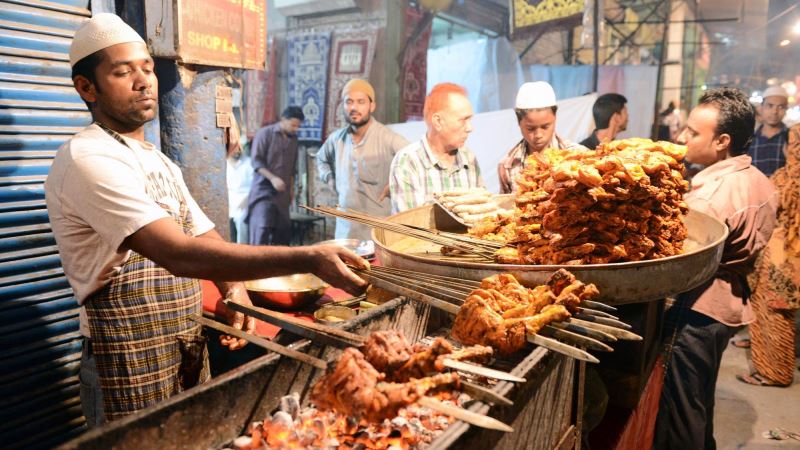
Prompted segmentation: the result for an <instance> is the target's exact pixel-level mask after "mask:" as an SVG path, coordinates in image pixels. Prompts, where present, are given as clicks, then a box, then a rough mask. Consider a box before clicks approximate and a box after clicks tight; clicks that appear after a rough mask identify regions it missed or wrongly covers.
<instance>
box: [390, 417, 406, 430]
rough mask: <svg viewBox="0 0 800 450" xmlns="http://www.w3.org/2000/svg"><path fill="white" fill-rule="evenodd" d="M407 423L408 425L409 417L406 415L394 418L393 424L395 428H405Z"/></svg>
mask: <svg viewBox="0 0 800 450" xmlns="http://www.w3.org/2000/svg"><path fill="white" fill-rule="evenodd" d="M406 425H408V419H406V418H405V417H400V416H397V417H395V418H394V419H392V426H393V427H395V428H403V427H404V426H406Z"/></svg>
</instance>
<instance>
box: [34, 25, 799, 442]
mask: <svg viewBox="0 0 800 450" xmlns="http://www.w3.org/2000/svg"><path fill="white" fill-rule="evenodd" d="M70 65H71V67H72V74H73V81H74V85H75V89H76V90H77V92H78V93H79V94H80V96H81V97H82V99H83V100H84V101H85V102H86V103H87V105H88V106H89V109H90V111H91V113H92V118H93V121H94V122H93V123H92V124H91V125H90V126H88V127H87V128H86V129H84V130H83V131H81V132H79V133H78V134H76V135H75V136H74V137H73V138H71V139H70V140H69V141H68V142H67V143H65V144H64V145H63V146H62V147H61V148H60V149H59V151H58V154H57V156H56V157H55V160H54V162H53V165H52V168H51V170H50V174H49V177H48V179H47V182H46V183H45V189H46V199H47V207H48V212H49V215H50V220H51V223H52V228H53V232H54V235H55V238H56V241H57V243H58V246H59V251H60V254H61V258H62V261H63V267H64V271H65V274H66V276H67V278H68V280H69V282H70V284H71V285H72V287H73V290H74V291H75V297H76V298H77V299H78V301H79V303H80V304H81V305H83V308H82V314H81V317H82V322H81V323H82V327H81V330H82V333H83V335H84V336H85V343H84V350H83V351H84V354H83V359H82V367H81V396H82V403H83V407H84V411H85V415H86V417H87V419H89V423H90V425H95V424H99V423H101V422H102V421H103V420H113V419H116V418H119V417H123V416H124V415H126V414H130V413H132V412H135V411H137V410H139V409H142V408H144V407H147V406H149V405H152V404H155V403H158V402H159V401H161V400H163V399H165V398H168V397H169V396H171V395H174V394H175V393H176V392H180V391H181V390H183V389H186V388H188V387H191V386H192V385H194V384H197V383H200V382H202V381H204V380H205V379H206V378H207V377H208V370H207V363H208V360H207V356H206V353H205V351H204V350H203V342H202V337H201V336H200V326H199V325H197V324H195V323H194V322H192V321H190V320H189V319H188V317H189V315H191V314H197V313H199V312H200V308H201V304H200V287H199V282H198V279H209V280H214V282H215V283H216V284H217V286H218V287H219V289H220V291H221V293H222V294H223V295H224V296H225V297H227V298H229V299H231V300H233V301H236V302H241V303H244V304H249V303H250V301H249V299H248V298H247V294H246V291H245V289H244V287H243V285H242V283H241V282H240V281H241V280H245V279H257V278H264V277H268V276H276V275H283V274H289V273H296V272H309V271H310V272H313V273H315V274H317V275H318V276H320V277H321V278H323V279H324V280H326V281H328V282H329V283H330V284H332V285H334V286H337V287H341V288H344V289H345V290H348V291H350V292H359V291H361V290H362V289H363V288H364V286H365V284H366V283H365V282H364V280H362V279H360V278H359V277H358V276H356V275H355V274H354V273H353V272H352V271H350V270H349V269H348V267H347V264H352V265H356V266H359V267H365V263H364V262H363V260H362V259H361V258H359V257H357V256H356V255H355V254H353V253H352V252H349V251H347V250H344V249H342V248H340V247H336V246H309V247H287V246H286V245H287V244H289V242H290V238H291V236H290V220H289V217H290V216H289V208H290V205H291V203H292V201H293V187H294V185H295V177H296V169H295V167H296V164H297V159H298V147H299V146H298V139H297V135H296V132H297V130H298V128H299V127H300V126H301V124H302V122H303V120H304V113H303V111H302V109H300V108H298V107H296V106H289V107H287V108H286V109H285V110H284V111H283V113H282V114H281V118H280V120H279V121H278V122H276V123H274V124H271V125H268V126H265V127H263V128H261V129H260V130H258V132H257V133H256V134H255V137H254V138H253V139H252V142H251V143H250V152H249V153H250V155H249V157H248V156H247V155H241V148H240V147H239V146H237V145H230V146H229V148H228V154H229V167H228V175H229V180H231V179H233V180H236V182H235V183H234V184H233V185H232V186H231V189H230V191H231V219H232V220H233V222H234V224H235V229H236V230H237V234H236V237H235V240H236V241H238V242H240V243H248V244H250V245H237V244H232V243H229V242H226V240H225V239H223V238H222V237H221V236H220V235H219V234H218V233H217V232H216V231H215V230H214V224H213V223H212V222H211V221H210V220H209V219H208V218H207V217H206V215H205V214H204V213H203V211H202V210H201V209H200V208H199V206H198V205H197V203H196V202H195V201H194V200H193V198H192V194H191V192H189V190H188V188H187V187H186V185H185V183H184V181H183V178H182V175H181V171H180V169H179V168H178V166H176V165H175V164H173V163H172V162H171V161H169V160H168V159H166V157H164V156H163V155H162V154H161V152H160V151H159V150H158V149H157V148H156V147H155V146H154V145H152V144H150V143H148V142H146V141H145V138H144V125H145V124H146V123H147V122H149V121H151V120H153V119H154V118H155V115H156V111H157V109H156V108H157V100H158V99H157V92H158V82H157V78H156V77H155V74H154V71H153V65H154V62H153V59H152V58H151V56H150V54H149V52H148V50H147V46H146V44H145V42H144V41H143V40H142V38H141V37H140V36H139V35H138V34H137V33H136V32H135V31H134V30H133V29H132V28H130V27H129V26H128V25H127V24H125V23H124V22H123V21H122V20H121V19H120V18H119V17H117V16H115V15H113V14H97V15H95V16H94V17H93V18H92V19H90V20H88V21H87V22H86V23H85V24H84V25H82V26H81V28H80V29H79V30H78V31H77V32H76V34H75V38H74V40H73V43H72V45H71V47H70ZM341 96H342V108H343V112H344V116H345V119H346V122H347V125H346V126H344V127H343V128H341V129H338V130H336V131H334V132H333V133H331V134H330V136H328V138H327V139H326V140H325V142H324V143H323V144H322V147H321V148H320V150H319V152H318V153H317V156H316V163H317V171H316V172H317V175H318V177H319V182H320V183H324V184H325V185H327V186H328V187H330V189H332V190H333V191H334V192H335V193H336V196H337V202H338V204H339V205H340V206H342V207H345V208H352V209H356V210H359V211H362V212H365V213H368V214H372V215H376V216H388V215H389V214H391V213H393V212H398V211H404V210H407V209H409V208H414V207H417V206H420V205H423V204H426V203H429V202H431V201H432V199H433V194H434V193H436V192H442V191H448V190H453V189H460V188H474V187H482V186H483V184H484V183H483V179H482V177H481V170H480V167H479V164H478V161H477V159H476V157H475V154H474V153H473V152H472V151H471V150H470V149H469V148H468V147H467V146H466V141H467V138H468V136H469V134H470V132H471V131H472V130H473V127H472V124H471V119H472V117H473V109H472V106H471V104H470V101H469V99H468V96H467V92H466V91H465V90H464V88H463V87H461V86H458V85H456V84H452V83H442V84H438V85H436V86H434V87H433V88H432V89H431V91H430V93H429V94H428V96H427V98H426V99H425V103H424V110H423V113H424V120H425V125H426V132H425V134H424V135H423V136H421V137H420V138H419V139H418V140H416V141H414V142H411V143H409V142H407V141H406V140H405V139H404V138H403V137H402V136H400V135H398V134H397V133H395V132H393V131H391V130H390V129H388V128H387V127H386V126H385V125H383V124H382V123H380V122H379V121H378V120H377V119H376V118H375V117H374V116H373V113H374V112H375V108H376V100H377V98H376V94H375V90H374V89H373V87H372V86H371V85H370V84H369V82H367V81H366V80H361V79H354V80H351V81H350V82H348V83H347V84H346V85H345V86H344V89H343V90H342V92H341ZM626 103H627V99H626V98H625V97H624V96H622V95H619V94H613V93H611V94H605V95H601V96H599V97H598V98H597V100H596V102H595V104H594V106H593V109H592V114H593V117H594V121H595V130H594V131H593V132H592V133H591V134H590V135H589V136H588V137H587V138H586V139H584V140H583V141H582V142H581V143H580V144H576V143H572V142H569V141H568V140H566V139H564V138H562V137H561V136H559V135H558V134H557V133H556V132H555V129H556V119H557V111H558V108H557V104H556V95H555V92H554V91H553V88H552V87H551V86H550V85H549V84H547V83H544V82H531V83H525V84H523V85H522V86H521V87H520V88H519V91H518V93H517V97H516V101H515V105H514V111H515V113H516V118H517V122H518V125H519V128H520V133H521V135H522V139H521V140H520V141H519V143H517V144H516V145H515V146H514V147H513V148H511V149H510V150H509V151H508V153H507V154H506V156H505V157H504V158H503V159H502V160H501V162H500V163H499V164H498V167H497V170H498V174H499V178H500V185H501V191H502V192H504V193H511V192H514V190H515V181H514V180H515V178H516V175H517V174H518V173H519V172H520V171H521V170H522V169H523V167H524V163H525V159H526V157H527V156H529V155H531V154H533V153H535V152H540V151H542V150H544V149H545V148H548V147H552V148H561V149H593V148H595V147H596V146H597V145H599V144H600V143H602V142H608V141H610V140H613V139H615V138H616V137H617V136H618V134H619V133H621V132H623V131H625V129H626V126H627V123H628V111H627V108H626ZM787 104H788V95H787V94H786V92H785V91H783V90H782V89H780V88H770V89H767V91H766V92H765V94H764V100H763V103H762V104H761V105H760V106H759V109H760V113H761V117H762V123H761V125H760V126H759V127H758V128H757V129H755V114H754V110H753V108H752V107H751V105H750V103H749V100H748V97H747V96H746V95H745V94H744V93H743V92H741V91H739V90H737V89H732V88H719V89H712V90H708V91H707V92H705V93H704V94H703V96H702V97H701V98H700V99H699V104H698V106H697V107H695V108H694V109H693V110H692V111H691V113H690V114H689V117H688V120H687V123H686V125H685V127H683V128H682V130H681V131H679V132H673V131H672V130H670V137H671V138H674V139H675V140H676V141H677V142H679V143H682V144H685V145H686V146H687V154H686V160H687V161H688V162H690V163H695V164H699V165H701V166H702V167H703V169H702V170H701V171H700V172H699V173H697V174H696V175H695V176H694V177H693V178H692V180H691V182H692V190H691V192H690V193H689V194H688V195H687V196H686V201H687V203H688V204H689V205H690V208H692V209H694V210H698V211H702V212H705V213H707V214H709V215H712V216H714V217H716V218H717V219H719V220H720V221H722V222H724V223H725V224H726V225H727V226H728V229H729V231H730V235H729V237H728V239H727V241H726V242H725V247H724V251H723V256H722V262H721V263H720V266H719V269H718V271H717V273H716V275H715V276H714V277H713V278H712V279H711V280H709V281H707V282H706V283H704V284H703V285H702V286H700V287H698V288H695V289H693V290H692V291H690V292H687V293H684V294H681V295H680V296H679V298H678V301H677V302H676V304H675V306H674V307H672V308H671V309H670V311H669V321H670V323H671V324H672V327H671V331H672V333H671V334H670V336H671V339H670V349H671V351H670V353H669V355H670V356H669V360H668V363H667V364H668V368H667V370H666V375H665V380H664V390H663V392H662V398H661V405H660V409H659V416H658V421H657V433H656V447H657V448H679V446H683V447H684V448H703V447H705V448H708V447H710V446H713V425H712V424H713V408H714V387H715V384H716V378H717V373H718V370H719V365H720V361H721V356H722V353H723V351H724V350H725V348H726V346H727V345H728V341H729V339H730V338H731V337H732V336H733V334H734V333H735V332H736V331H737V330H738V329H739V327H741V326H742V325H745V324H748V323H752V326H751V336H752V339H751V343H750V345H752V348H753V362H754V365H755V372H753V373H748V374H743V375H742V376H741V377H740V378H741V380H742V381H744V382H746V383H750V384H757V385H776V386H786V385H788V384H790V383H791V382H792V379H793V372H794V369H795V362H794V326H793V321H794V311H795V310H796V309H797V308H798V306H800V295H798V286H799V285H800V284H799V283H800V275H798V273H800V270H798V266H797V262H798V256H799V255H800V240H798V234H800V204H798V197H800V181H798V180H800V166H799V165H798V160H799V158H800V125H798V126H795V127H793V128H792V129H790V130H789V129H787V128H786V127H785V126H784V125H783V123H782V119H783V115H784V114H785V112H786V109H787ZM670 114H672V113H670ZM768 176H771V179H770V178H768ZM368 231H369V230H368V229H367V228H365V227H362V226H356V225H353V224H349V223H346V222H343V221H340V222H337V225H336V237H337V238H339V237H342V238H358V239H368V237H369V235H368ZM748 276H750V280H749V281H748ZM231 320H232V323H233V325H234V326H235V327H236V328H240V329H244V330H246V331H248V332H252V331H253V329H254V327H255V325H254V320H253V319H251V318H246V317H244V316H243V315H240V314H238V315H237V314H232V315H231ZM222 343H223V344H224V345H226V346H228V347H230V348H231V349H236V348H239V347H241V346H242V345H244V341H242V340H239V339H234V338H231V337H228V336H223V338H222ZM187 358H191V359H193V361H187ZM187 368H190V369H191V371H187Z"/></svg>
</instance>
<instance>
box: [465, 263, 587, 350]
mask: <svg viewBox="0 0 800 450" xmlns="http://www.w3.org/2000/svg"><path fill="white" fill-rule="evenodd" d="M598 295H599V292H598V290H597V288H596V287H595V285H594V284H588V285H587V284H584V283H582V282H581V281H579V280H577V279H576V278H575V276H574V275H572V274H571V273H569V272H568V271H566V270H564V269H560V270H558V271H557V272H555V273H554V274H553V275H551V276H550V277H549V278H548V280H547V282H546V283H545V284H544V285H541V286H537V287H535V288H533V289H528V288H526V287H525V286H522V285H521V284H520V283H519V282H518V281H517V279H516V278H515V277H514V276H513V275H511V274H498V275H493V276H491V277H488V278H485V279H484V280H483V281H481V286H480V288H479V289H476V290H474V291H472V292H471V293H470V294H469V296H467V300H466V301H465V302H464V305H463V306H462V307H461V309H460V310H459V312H458V314H457V315H456V319H455V322H454V323H453V328H452V330H451V334H452V335H453V337H454V338H455V339H456V340H458V341H459V342H461V343H463V344H485V345H490V346H492V347H493V348H495V349H496V350H497V351H499V352H500V353H501V354H510V353H514V352H516V351H517V350H520V349H521V348H522V347H524V346H525V342H526V341H527V335H528V334H535V333H537V332H539V330H541V329H542V327H544V326H545V325H547V324H549V323H551V322H559V321H563V320H566V319H568V318H569V317H570V316H571V314H570V313H571V312H575V311H577V308H578V305H579V304H580V303H581V301H583V300H590V299H593V298H595V297H597V296H598Z"/></svg>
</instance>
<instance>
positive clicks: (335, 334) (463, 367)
mask: <svg viewBox="0 0 800 450" xmlns="http://www.w3.org/2000/svg"><path fill="white" fill-rule="evenodd" d="M223 303H224V304H225V306H227V307H228V308H230V309H232V310H234V311H237V312H240V313H243V314H246V315H248V316H251V317H255V318H257V319H259V320H263V321H264V322H267V323H271V324H273V325H277V326H279V327H282V328H285V329H286V330H287V331H289V332H291V333H294V334H296V335H298V336H302V337H304V338H306V339H311V340H313V341H317V342H320V343H324V344H326V345H332V346H335V347H340V348H341V347H361V346H362V345H363V344H364V343H365V342H366V341H367V338H366V337H364V336H361V335H359V334H355V333H350V332H347V331H344V330H341V329H339V328H334V327H330V326H326V325H320V324H317V323H311V322H306V321H304V320H298V319H295V318H294V317H291V316H288V315H286V314H282V313H279V312H275V311H270V310H268V309H264V308H259V307H256V306H245V305H241V304H238V303H234V302H231V301H230V300H224V301H223ZM444 366H445V367H448V368H451V369H454V370H459V371H462V372H466V373H471V374H473V375H478V376H482V377H486V378H494V379H497V380H504V381H514V382H519V383H522V382H525V378H521V377H518V376H516V375H512V374H510V373H508V372H502V371H499V370H495V369H491V368H488V367H484V366H479V365H476V364H471V363H467V362H464V361H457V360H453V359H445V360H444ZM462 383H464V382H463V381H462ZM494 400H495V401H496V402H498V403H505V402H507V401H508V400H506V399H505V398H502V399H494Z"/></svg>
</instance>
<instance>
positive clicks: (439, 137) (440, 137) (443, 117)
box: [390, 83, 483, 212]
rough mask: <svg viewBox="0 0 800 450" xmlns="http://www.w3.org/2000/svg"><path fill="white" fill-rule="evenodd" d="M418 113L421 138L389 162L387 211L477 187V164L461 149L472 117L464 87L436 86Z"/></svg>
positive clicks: (479, 174) (398, 210) (468, 151)
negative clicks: (423, 130) (422, 118)
mask: <svg viewBox="0 0 800 450" xmlns="http://www.w3.org/2000/svg"><path fill="white" fill-rule="evenodd" d="M423 115H424V116H425V124H426V125H427V126H428V130H427V132H426V133H425V135H424V136H422V139H420V140H419V141H417V142H414V143H413V144H411V145H409V146H408V147H406V148H404V149H402V150H401V151H400V152H399V153H397V155H396V156H395V157H394V160H393V161H392V168H391V183H390V186H391V195H392V211H393V212H400V211H405V210H407V209H411V208H415V207H417V206H421V205H424V204H426V203H430V202H432V201H433V193H434V192H446V191H451V190H454V189H463V188H473V187H483V179H482V178H481V170H480V167H479V166H478V160H477V159H476V158H475V154H474V153H472V151H470V150H469V149H468V148H467V147H466V146H465V143H466V142H467V137H468V136H469V133H471V132H472V123H471V120H472V116H473V112H472V104H470V102H469V99H468V98H467V91H466V89H464V88H463V87H461V86H459V85H457V84H453V83H441V84H437V85H436V86H434V87H433V89H431V92H430V94H428V96H427V97H426V98H425V105H424V107H423Z"/></svg>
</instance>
